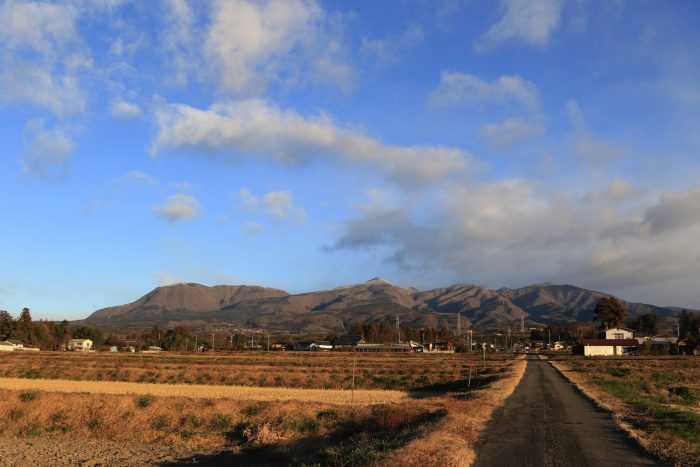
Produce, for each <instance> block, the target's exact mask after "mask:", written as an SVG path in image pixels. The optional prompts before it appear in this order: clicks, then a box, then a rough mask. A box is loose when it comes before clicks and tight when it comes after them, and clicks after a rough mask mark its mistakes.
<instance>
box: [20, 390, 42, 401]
mask: <svg viewBox="0 0 700 467" xmlns="http://www.w3.org/2000/svg"><path fill="white" fill-rule="evenodd" d="M38 395H39V393H38V392H37V391H24V392H21V393H19V400H21V401H22V402H31V401H33V400H34V399H36V398H37V397H38Z"/></svg>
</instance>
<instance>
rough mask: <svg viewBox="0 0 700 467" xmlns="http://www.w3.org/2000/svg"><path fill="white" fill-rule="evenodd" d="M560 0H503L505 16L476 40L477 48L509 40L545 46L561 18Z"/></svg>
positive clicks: (485, 48) (493, 45)
mask: <svg viewBox="0 0 700 467" xmlns="http://www.w3.org/2000/svg"><path fill="white" fill-rule="evenodd" d="M562 7H563V3H562V1H561V0H502V2H501V11H502V17H501V18H500V20H499V21H498V22H497V23H496V24H494V25H492V26H491V27H490V28H489V30H488V31H487V32H486V34H484V35H483V36H482V37H481V39H479V41H478V42H477V43H476V46H475V47H476V49H477V50H478V51H485V50H488V49H491V48H493V47H495V46H497V45H499V44H501V43H503V42H507V41H511V40H514V41H523V42H525V43H527V44H529V45H533V46H536V47H544V46H546V45H547V44H548V43H549V39H550V36H551V35H552V33H553V32H554V31H555V30H556V29H557V28H558V27H559V23H560V22H561V13H562Z"/></svg>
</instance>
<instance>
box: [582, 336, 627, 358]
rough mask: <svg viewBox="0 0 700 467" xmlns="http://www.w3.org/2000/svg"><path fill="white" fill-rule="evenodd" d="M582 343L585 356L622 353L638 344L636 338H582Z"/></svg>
mask: <svg viewBox="0 0 700 467" xmlns="http://www.w3.org/2000/svg"><path fill="white" fill-rule="evenodd" d="M582 344H583V355H585V356H586V357H597V356H601V357H609V356H614V355H624V354H626V353H629V351H630V350H634V349H636V348H637V346H638V345H639V343H638V342H637V340H636V339H584V340H583V342H582Z"/></svg>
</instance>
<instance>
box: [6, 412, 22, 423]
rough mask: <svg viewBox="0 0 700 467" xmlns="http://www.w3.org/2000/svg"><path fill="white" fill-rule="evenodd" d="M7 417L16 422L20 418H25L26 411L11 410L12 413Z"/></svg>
mask: <svg viewBox="0 0 700 467" xmlns="http://www.w3.org/2000/svg"><path fill="white" fill-rule="evenodd" d="M7 416H8V417H9V418H10V420H12V421H13V422H16V421H17V420H19V419H20V418H22V417H24V410H22V409H10V411H9V412H8V413H7Z"/></svg>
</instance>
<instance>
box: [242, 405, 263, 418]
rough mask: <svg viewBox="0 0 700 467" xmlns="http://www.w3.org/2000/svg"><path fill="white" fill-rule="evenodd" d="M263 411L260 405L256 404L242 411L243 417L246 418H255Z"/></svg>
mask: <svg viewBox="0 0 700 467" xmlns="http://www.w3.org/2000/svg"><path fill="white" fill-rule="evenodd" d="M261 411H262V408H261V407H260V405H256V404H254V405H249V406H248V407H246V408H244V409H243V410H242V412H243V415H245V416H246V417H255V416H256V415H258V414H259V413H260V412H261Z"/></svg>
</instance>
